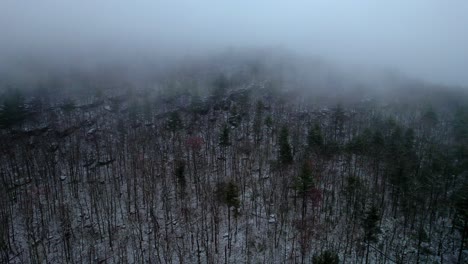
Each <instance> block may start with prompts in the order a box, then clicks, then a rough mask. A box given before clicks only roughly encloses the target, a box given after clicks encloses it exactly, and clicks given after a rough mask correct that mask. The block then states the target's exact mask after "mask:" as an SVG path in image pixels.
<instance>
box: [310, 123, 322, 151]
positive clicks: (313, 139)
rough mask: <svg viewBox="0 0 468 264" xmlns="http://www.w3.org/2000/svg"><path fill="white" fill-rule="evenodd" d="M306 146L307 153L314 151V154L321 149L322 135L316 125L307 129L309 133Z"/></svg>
mask: <svg viewBox="0 0 468 264" xmlns="http://www.w3.org/2000/svg"><path fill="white" fill-rule="evenodd" d="M307 146H308V148H309V151H315V152H316V153H318V152H319V151H320V150H321V149H322V146H323V135H322V130H321V129H320V126H319V125H318V124H315V125H314V127H312V128H311V129H309V133H308V134H307Z"/></svg>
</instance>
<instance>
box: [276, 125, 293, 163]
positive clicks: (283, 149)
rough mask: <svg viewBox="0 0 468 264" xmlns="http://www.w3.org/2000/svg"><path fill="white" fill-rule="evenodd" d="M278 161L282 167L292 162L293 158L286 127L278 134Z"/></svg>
mask: <svg viewBox="0 0 468 264" xmlns="http://www.w3.org/2000/svg"><path fill="white" fill-rule="evenodd" d="M279 147H280V152H279V161H280V163H281V164H282V165H288V164H291V163H292V162H293V156H292V153H291V145H290V144H289V132H288V128H287V127H286V126H283V127H282V128H281V131H280V134H279Z"/></svg>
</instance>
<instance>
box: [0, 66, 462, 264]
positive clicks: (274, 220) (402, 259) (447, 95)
mask: <svg viewBox="0 0 468 264" xmlns="http://www.w3.org/2000/svg"><path fill="white" fill-rule="evenodd" d="M219 65H223V67H218V66H219ZM239 65H240V66H239ZM265 65H266V64H262V63H260V64H256V63H246V64H244V62H239V63H236V64H232V65H229V64H228V65H227V66H226V64H223V62H222V60H221V59H219V60H218V61H217V62H216V63H215V64H214V66H213V67H201V66H199V65H196V64H193V65H191V66H190V67H186V68H179V69H178V70H174V71H172V72H170V73H169V72H167V73H165V74H159V75H158V77H155V78H153V79H151V80H146V82H134V83H129V82H117V81H115V80H113V81H109V82H107V80H108V79H105V78H103V79H99V80H97V79H96V78H97V77H96V76H94V77H93V78H91V81H90V80H86V81H81V82H80V83H79V86H80V87H85V86H87V85H89V86H88V87H85V88H87V89H82V88H79V89H74V88H73V87H70V86H68V87H63V86H65V84H66V85H69V84H70V81H68V82H66V83H64V82H62V83H61V84H60V82H58V84H57V82H55V83H54V82H46V83H41V85H37V87H35V86H34V85H32V86H29V87H28V89H19V88H17V87H14V86H9V88H8V89H5V90H4V92H3V93H2V97H1V99H2V102H1V108H0V125H1V130H0V146H1V147H0V179H1V181H2V182H1V184H0V259H1V262H2V263H466V262H467V261H468V252H467V240H468V178H467V177H468V174H467V170H468V157H467V155H468V104H467V97H466V93H464V92H457V91H455V90H447V89H438V88H437V87H435V86H431V89H424V91H423V90H422V89H418V88H417V87H413V85H416V82H410V81H407V82H405V85H402V83H403V81H402V82H400V83H398V84H397V82H394V83H391V82H390V83H389V84H388V86H392V85H394V87H392V88H393V90H391V89H390V90H389V89H387V88H386V89H387V90H386V92H385V93H383V92H379V91H378V90H373V88H372V87H371V84H369V83H364V84H363V83H358V82H354V81H351V80H350V79H348V78H342V79H340V78H339V75H333V74H332V73H330V72H327V71H325V70H323V71H322V72H320V71H318V69H316V70H315V71H310V72H308V71H307V70H303V72H304V75H301V76H302V78H299V76H298V75H290V74H289V73H288V74H276V73H275V71H277V70H278V69H282V70H283V71H281V73H284V67H285V66H284V64H281V65H280V64H278V65H276V66H274V67H270V68H268V67H266V66H265ZM231 66H232V67H231ZM288 67H289V66H288ZM290 68H291V67H289V68H288V69H290ZM291 69H292V68H291ZM295 70H297V69H295ZM288 71H293V70H288ZM114 77H115V76H113V77H109V78H114ZM306 77H307V78H306ZM80 78H81V77H80ZM81 80H83V78H82V79H81ZM311 80H313V82H312V81H311ZM77 83H78V82H77ZM142 83H144V85H143V84H142ZM363 87H364V88H363ZM426 88H427V87H426ZM334 89H336V90H334ZM77 91H79V92H77ZM390 91H393V92H390Z"/></svg>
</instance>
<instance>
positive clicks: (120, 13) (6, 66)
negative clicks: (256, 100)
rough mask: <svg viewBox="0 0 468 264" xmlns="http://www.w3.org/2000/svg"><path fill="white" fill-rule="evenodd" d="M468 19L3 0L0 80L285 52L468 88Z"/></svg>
mask: <svg viewBox="0 0 468 264" xmlns="http://www.w3.org/2000/svg"><path fill="white" fill-rule="evenodd" d="M467 14H468V1H466V0H444V1H441V0H440V1H437V0H392V1H386V0H385V1H384V0H361V1H359V0H356V1H351V0H348V1H346V0H341V1H340V0H326V1H325V0H324V1H313V0H309V1H307V0H303V1H298V0H297V1H294V0H291V1H274V0H269V1H267V0H236V1H228V0H217V1H215V0H205V1H203V0H198V1H197V0H167V1H158V0H153V1H149V0H148V1H142V0H139V1H130V0H128V1H123V0H113V1H110V0H109V1H107V0H61V1H60V0H56V1H52V0H30V1H27V0H2V1H1V2H0V71H1V72H0V73H6V72H9V71H13V70H17V69H18V68H21V69H22V70H23V71H27V70H25V69H30V70H32V69H33V68H31V67H30V68H28V66H29V65H28V63H29V62H30V61H35V62H38V63H39V64H40V65H41V66H42V67H46V66H49V67H56V68H57V66H58V68H60V67H63V66H69V67H91V66H95V65H99V64H101V63H105V64H112V63H116V64H119V63H121V64H125V63H148V64H149V63H154V62H155V61H157V60H161V59H162V58H166V59H170V58H176V57H184V56H194V55H195V56H198V55H203V54H211V53H215V52H218V51H222V50H225V49H227V48H260V49H262V48H268V49H272V48H273V49H274V48H280V49H286V50H290V51H292V52H294V53H296V54H304V55H313V56H320V57H324V58H326V59H328V60H331V61H333V62H337V63H338V64H342V65H346V66H347V67H351V68H352V67H355V66H356V65H357V66H359V67H368V68H374V67H378V68H390V69H392V70H396V71H399V72H403V73H404V74H406V75H409V76H412V77H415V78H420V79H424V80H427V81H430V82H434V83H440V84H447V85H459V86H464V87H468V15H467ZM149 65H150V64H149Z"/></svg>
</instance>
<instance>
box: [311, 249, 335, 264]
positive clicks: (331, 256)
mask: <svg viewBox="0 0 468 264" xmlns="http://www.w3.org/2000/svg"><path fill="white" fill-rule="evenodd" d="M312 263H313V264H338V263H340V258H339V257H338V254H336V253H335V252H332V251H329V250H325V251H324V252H323V253H322V254H320V255H314V256H313V258H312Z"/></svg>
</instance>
